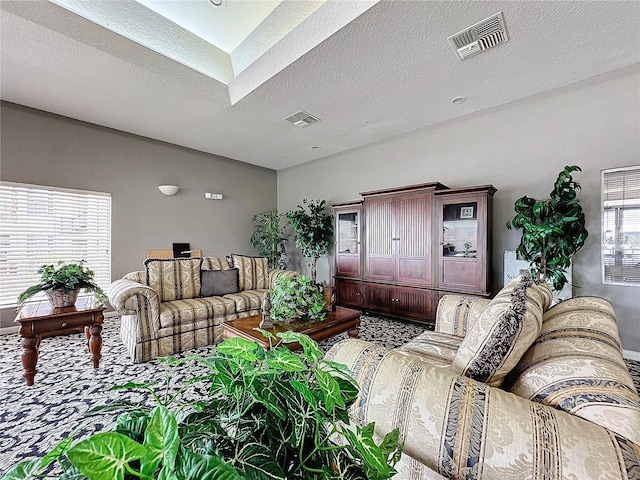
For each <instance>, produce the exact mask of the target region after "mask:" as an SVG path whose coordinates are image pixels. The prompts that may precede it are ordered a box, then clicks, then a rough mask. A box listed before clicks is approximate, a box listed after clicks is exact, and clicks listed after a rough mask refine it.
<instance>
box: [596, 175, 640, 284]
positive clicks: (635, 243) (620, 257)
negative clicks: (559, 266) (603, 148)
mask: <svg viewBox="0 0 640 480" xmlns="http://www.w3.org/2000/svg"><path fill="white" fill-rule="evenodd" d="M602 281H603V283H613V284H621V285H640V166H634V167H625V168H615V169H609V170H603V171H602Z"/></svg>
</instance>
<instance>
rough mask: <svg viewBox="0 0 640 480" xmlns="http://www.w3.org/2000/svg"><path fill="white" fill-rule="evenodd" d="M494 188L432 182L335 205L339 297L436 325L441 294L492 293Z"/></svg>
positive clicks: (366, 308)
mask: <svg viewBox="0 0 640 480" xmlns="http://www.w3.org/2000/svg"><path fill="white" fill-rule="evenodd" d="M495 191H496V189H495V188H494V187H493V186H492V185H480V186H474V187H467V188H453V189H451V188H447V187H446V186H444V185H442V184H441V183H438V182H433V183H426V184H420V185H411V186H405V187H397V188H388V189H384V190H376V191H371V192H364V193H361V194H360V195H361V196H362V197H363V200H358V201H354V202H345V203H335V204H333V205H332V206H333V209H334V215H335V275H334V279H335V286H336V301H337V303H338V304H339V305H343V306H345V307H351V308H358V309H362V310H364V311H369V312H372V313H381V314H384V315H389V316H394V317H399V318H405V319H410V320H414V321H419V322H424V323H429V324H433V323H434V321H435V311H436V307H437V305H438V301H439V300H440V297H442V295H444V294H447V293H463V294H471V295H479V296H485V297H486V296H489V295H490V294H491V216H492V204H493V194H494V193H495Z"/></svg>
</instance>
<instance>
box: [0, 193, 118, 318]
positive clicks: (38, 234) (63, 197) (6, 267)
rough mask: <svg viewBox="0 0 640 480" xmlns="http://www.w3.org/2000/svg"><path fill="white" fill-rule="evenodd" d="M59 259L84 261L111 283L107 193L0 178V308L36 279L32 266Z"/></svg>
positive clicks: (101, 280)
mask: <svg viewBox="0 0 640 480" xmlns="http://www.w3.org/2000/svg"><path fill="white" fill-rule="evenodd" d="M59 260H63V261H66V262H78V261H80V260H86V262H87V263H86V264H87V266H88V267H89V268H91V269H92V270H93V271H94V273H95V279H96V282H97V283H98V285H100V287H102V288H103V289H105V288H106V287H107V286H108V285H109V283H110V282H111V196H110V195H109V194H108V193H100V192H86V191H81V190H67V189H60V188H55V187H42V186H37V185H25V184H20V183H8V182H0V307H3V308H6V307H11V306H14V305H16V298H17V297H18V295H19V294H20V293H21V292H22V291H24V290H25V289H26V288H27V287H29V286H30V285H34V284H36V283H38V282H39V280H40V278H39V275H38V274H37V270H38V268H39V267H40V266H41V265H43V264H46V263H53V264H56V263H57V262H58V261H59Z"/></svg>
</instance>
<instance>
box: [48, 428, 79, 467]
mask: <svg viewBox="0 0 640 480" xmlns="http://www.w3.org/2000/svg"><path fill="white" fill-rule="evenodd" d="M72 444H73V434H71V435H69V436H68V437H67V438H65V439H64V440H62V441H61V442H59V443H58V444H57V445H56V446H55V447H53V449H52V450H51V451H50V452H49V453H47V454H46V455H45V456H44V457H43V458H42V461H41V462H40V468H45V467H47V466H48V465H50V464H51V462H54V461H56V460H58V459H59V458H60V457H62V456H63V455H65V454H66V453H67V451H68V450H69V448H70V447H71V445H72Z"/></svg>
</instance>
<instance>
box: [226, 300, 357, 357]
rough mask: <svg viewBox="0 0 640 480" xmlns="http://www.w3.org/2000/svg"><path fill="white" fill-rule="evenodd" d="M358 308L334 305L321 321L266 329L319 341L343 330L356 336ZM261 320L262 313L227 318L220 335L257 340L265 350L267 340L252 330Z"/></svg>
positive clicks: (297, 346)
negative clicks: (297, 334) (334, 307)
mask: <svg viewBox="0 0 640 480" xmlns="http://www.w3.org/2000/svg"><path fill="white" fill-rule="evenodd" d="M361 313H362V312H360V311H359V310H352V309H350V308H344V307H336V309H335V310H334V311H332V312H327V316H326V318H325V319H324V320H322V321H321V322H300V323H292V324H288V325H285V324H282V323H275V322H274V324H275V326H274V327H273V328H269V329H267V330H268V331H270V332H271V333H273V334H274V335H276V334H277V333H278V332H285V331H287V330H289V331H294V332H300V333H304V334H305V335H308V336H309V337H311V338H313V339H314V340H315V341H317V342H319V341H321V340H324V339H326V338H330V337H333V336H334V335H338V334H340V333H343V332H347V333H348V334H349V336H350V337H354V338H355V337H357V336H358V326H359V325H360V315H361ZM261 320H262V315H254V316H252V317H245V318H239V319H237V320H228V321H226V322H225V323H224V324H223V326H222V336H223V337H224V338H234V337H240V338H244V339H246V340H251V341H255V342H258V344H259V345H260V346H261V347H262V348H264V349H265V350H266V349H268V348H269V340H268V339H267V338H265V337H264V336H263V335H262V334H261V333H260V332H257V331H256V330H253V329H254V328H256V327H258V324H259V323H260V321H261ZM287 347H289V349H291V350H297V349H299V348H300V344H298V343H288V344H287Z"/></svg>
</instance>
